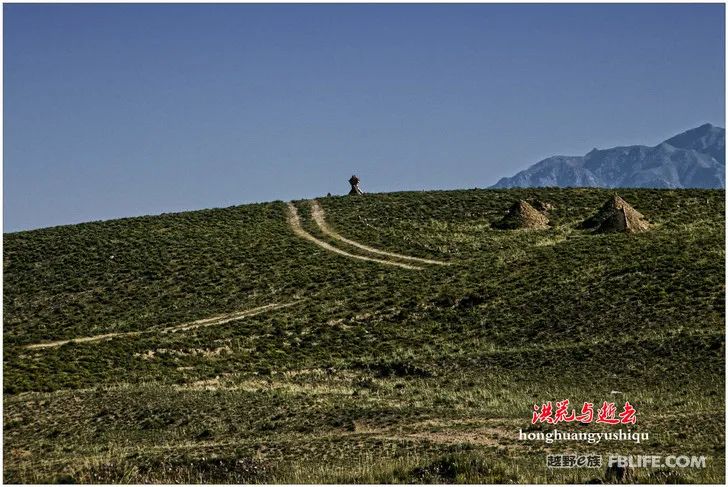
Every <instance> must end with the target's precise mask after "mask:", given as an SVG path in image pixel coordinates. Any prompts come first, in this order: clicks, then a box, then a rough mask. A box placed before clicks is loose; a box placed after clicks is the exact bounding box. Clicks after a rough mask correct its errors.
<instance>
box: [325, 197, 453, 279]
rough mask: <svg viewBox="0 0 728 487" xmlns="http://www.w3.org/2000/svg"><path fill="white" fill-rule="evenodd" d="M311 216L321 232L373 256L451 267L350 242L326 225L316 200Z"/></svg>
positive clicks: (447, 263)
mask: <svg viewBox="0 0 728 487" xmlns="http://www.w3.org/2000/svg"><path fill="white" fill-rule="evenodd" d="M311 216H312V217H313V219H314V221H315V222H316V225H318V227H319V228H320V229H321V231H322V232H324V233H325V234H326V235H328V236H329V237H331V238H334V239H336V240H339V241H341V242H344V243H347V244H349V245H351V246H353V247H357V248H359V249H362V250H365V251H367V252H370V253H372V254H379V255H386V256H387V257H393V258H395V259H402V260H409V261H413V262H422V263H423V264H435V265H450V263H449V262H443V261H441V260H433V259H423V258H421V257H412V256H411V255H402V254H395V253H394V252H387V251H384V250H379V249H375V248H374V247H369V246H368V245H364V244H361V243H359V242H355V241H354V240H349V239H348V238H346V237H343V236H341V235H339V234H338V233H336V232H335V231H334V230H332V229H331V227H329V225H328V224H327V223H326V214H325V213H324V209H323V208H322V207H321V205H320V204H319V202H318V201H316V200H311Z"/></svg>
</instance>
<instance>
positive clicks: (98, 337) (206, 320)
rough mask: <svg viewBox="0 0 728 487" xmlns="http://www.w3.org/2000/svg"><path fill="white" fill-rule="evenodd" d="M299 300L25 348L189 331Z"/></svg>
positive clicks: (227, 321)
mask: <svg viewBox="0 0 728 487" xmlns="http://www.w3.org/2000/svg"><path fill="white" fill-rule="evenodd" d="M299 302H300V300H299V301H293V302H291V303H273V304H266V305H265V306H260V307H258V308H252V309H247V310H243V311H235V312H233V313H226V314H223V315H217V316H213V317H212V318H203V319H201V320H196V321H191V322H189V323H183V324H181V325H175V326H168V327H166V328H151V329H149V330H143V331H127V332H119V333H104V334H103V335H94V336H88V337H81V338H71V339H68V340H58V341H54V342H43V343H34V344H32V345H26V346H25V348H27V349H31V350H36V349H41V348H53V347H60V346H62V345H65V344H67V343H88V342H99V341H102V340H110V339H112V338H121V337H131V336H139V335H142V334H146V333H174V332H177V331H187V330H192V329H194V328H202V327H205V326H215V325H222V324H224V323H229V322H231V321H235V320H239V319H240V318H246V317H249V316H254V315H257V314H260V313H262V312H264V311H269V310H274V309H280V308H285V307H288V306H293V305H294V304H297V303H299Z"/></svg>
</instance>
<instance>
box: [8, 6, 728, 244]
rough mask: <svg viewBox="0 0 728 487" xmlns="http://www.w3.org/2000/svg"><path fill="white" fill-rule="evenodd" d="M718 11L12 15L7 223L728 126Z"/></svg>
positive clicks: (127, 211)
mask: <svg viewBox="0 0 728 487" xmlns="http://www.w3.org/2000/svg"><path fill="white" fill-rule="evenodd" d="M724 32H725V26H724V6H723V5H717V4H714V5H618V4H612V5H409V6H408V5H315V6H310V5H309V6H306V5H298V6H296V5H7V4H6V5H5V6H4V58H5V66H4V83H5V84H4V124H5V126H4V128H5V130H4V132H5V133H4V144H5V145H4V218H5V221H4V223H5V229H4V230H5V231H6V232H8V231H16V230H21V229H30V228H38V227H44V226H51V225H59V224H66V223H76V222H82V221H89V220H98V219H109V218H117V217H123V216H134V215H143V214H156V213H161V212H170V211H182V210H187V209H201V208H209V207H220V206H230V205H234V204H241V203H246V202H255V201H270V200H276V199H282V200H288V199H294V198H296V199H297V198H305V197H314V196H320V195H324V194H326V193H327V192H331V193H333V194H341V193H345V192H346V191H347V190H348V185H347V182H346V181H347V179H348V178H349V176H351V174H352V173H356V174H357V175H359V176H360V177H361V180H362V184H361V185H362V188H363V189H364V190H365V191H370V192H378V191H397V190H420V189H446V188H473V187H486V186H489V185H491V184H493V183H495V182H496V181H497V180H498V179H499V178H500V177H502V176H509V175H512V174H514V173H515V172H517V171H518V170H521V169H523V168H525V167H527V166H529V165H530V164H532V163H534V162H537V161H539V160H541V159H543V158H545V157H548V156H551V155H555V154H574V155H579V154H584V153H585V152H588V151H589V150H590V149H592V148H593V147H598V148H606V147H612V146H615V145H626V144H638V143H642V144H649V145H654V144H657V143H658V142H660V141H661V140H664V139H666V138H668V137H669V136H671V135H674V134H676V133H678V132H681V131H683V130H685V129H688V128H691V127H695V126H698V125H700V124H702V123H705V122H711V123H713V124H715V125H720V126H725V123H724V120H725V98H724V96H725V89H724V77H725V75H724V71H725V64H724V45H725V41H724Z"/></svg>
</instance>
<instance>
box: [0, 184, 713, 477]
mask: <svg viewBox="0 0 728 487" xmlns="http://www.w3.org/2000/svg"><path fill="white" fill-rule="evenodd" d="M610 194H611V193H610V192H608V191H606V190H596V189H589V190H585V189H543V190H541V189H539V190H463V191H437V192H421V193H413V192H409V193H389V194H370V195H365V196H363V197H330V198H320V199H318V202H319V203H320V205H321V207H322V208H323V209H324V210H325V213H326V220H327V222H328V224H329V226H330V227H332V229H334V230H335V231H336V232H337V233H339V234H340V235H342V236H344V237H346V238H348V239H351V240H354V241H356V242H360V243H362V244H365V245H368V246H371V247H374V248H377V249H382V250H387V251H390V252H395V253H399V254H404V255H410V256H416V257H420V258H427V259H433V260H438V261H444V262H447V263H449V265H430V264H417V267H420V269H406V268H402V267H395V266H391V265H386V264H382V263H378V262H371V261H363V260H359V259H355V258H350V257H348V256H346V255H342V254H337V253H333V252H331V251H328V250H326V249H324V248H322V247H321V246H317V245H315V244H314V243H312V242H311V241H309V240H306V239H303V238H300V236H299V235H296V234H295V233H294V232H293V231H292V229H291V227H290V226H289V221H288V219H289V218H290V215H289V214H288V213H287V211H288V210H287V207H286V204H285V203H283V202H273V203H266V204H255V205H245V206H237V207H231V208H225V209H214V210H203V211H196V212H188V213H179V214H164V215H160V216H153V217H141V218H128V219H122V220H114V221H107V222H94V223H87V224H81V225H73V226H65V227H56V228H49V229H43V230H35V231H29V232H19V233H13V234H6V235H4V262H3V266H4V333H3V337H4V368H3V372H4V383H3V387H4V410H3V414H4V439H5V441H4V479H5V481H6V482H49V481H76V482H167V483H169V482H177V481H183V482H200V481H205V482H294V483H298V482H438V483H439V482H453V481H457V482H536V483H538V482H583V481H587V480H592V479H595V478H601V477H602V476H603V469H600V470H594V469H546V468H545V466H544V465H545V456H546V454H547V453H549V452H553V453H566V452H570V451H578V452H596V453H601V454H602V455H606V454H607V452H613V453H618V454H629V453H633V454H634V453H637V452H644V453H646V454H662V455H668V454H695V455H707V456H708V461H707V468H705V469H678V470H672V471H668V470H662V469H660V470H650V469H638V470H637V472H636V475H637V480H641V481H646V482H670V481H681V482H722V481H723V480H724V460H725V456H724V445H725V438H724V386H725V384H724V374H725V371H724V349H725V338H724V320H725V315H724V297H725V283H724V280H723V278H724V259H725V247H724V239H725V227H724V212H725V207H724V191H719V190H679V191H668V190H620V191H619V194H620V195H621V196H622V197H623V198H624V199H625V200H627V201H628V202H629V203H631V204H632V205H633V206H634V207H635V208H636V209H637V210H639V211H640V212H641V213H643V214H644V215H645V216H646V217H647V219H648V220H649V221H650V222H652V223H653V224H654V225H653V228H652V230H650V231H648V232H646V233H642V234H636V235H625V234H607V235H596V234H592V233H591V232H589V231H584V230H579V229H577V225H578V223H579V222H580V221H581V220H583V219H584V218H586V217H588V216H590V215H591V214H592V213H593V212H594V211H595V210H596V209H597V208H598V207H599V206H600V205H601V203H602V202H603V201H604V200H606V199H607V198H608V196H609V195H610ZM526 197H537V198H539V199H541V200H543V201H546V202H549V203H552V204H553V205H555V209H554V210H552V211H551V212H550V214H549V217H550V219H551V223H552V226H551V227H550V228H549V229H547V230H534V231H518V230H516V231H501V230H495V229H492V228H491V227H490V224H491V223H492V222H494V221H496V220H497V219H499V218H500V217H501V216H502V214H503V211H504V210H505V209H507V208H508V207H509V206H510V205H511V204H512V203H513V202H514V201H515V200H517V199H519V198H526ZM295 205H296V208H297V210H298V213H299V216H300V221H301V225H302V226H303V229H304V230H305V231H307V232H308V233H310V234H311V235H312V236H313V237H314V238H317V239H319V240H321V241H323V242H326V243H328V244H330V245H331V246H334V247H336V248H339V249H342V250H344V251H346V252H348V253H351V254H355V255H368V256H370V257H372V256H374V257H377V256H376V255H374V254H370V253H367V252H365V251H363V250H362V249H360V248H356V247H353V246H351V245H349V244H346V243H343V242H341V241H337V240H336V239H334V238H332V237H331V236H329V235H327V234H325V233H324V232H322V230H321V229H320V228H319V227H318V226H317V225H316V223H315V222H314V220H313V218H312V215H311V206H310V205H309V203H308V202H305V201H298V202H295ZM377 258H379V259H382V260H386V261H392V262H395V261H398V259H396V258H392V257H381V256H378V257H377ZM268 305H273V306H272V307H270V308H264V309H262V310H257V309H258V308H260V307H262V306H268ZM278 305H280V307H278ZM246 310H256V311H254V312H253V313H249V314H241V315H238V314H235V313H237V312H244V311H246ZM236 317H239V318H236ZM208 318H213V319H211V320H209V321H203V322H197V323H195V321H196V320H206V319H208ZM226 320H227V321H226ZM114 334H115V335H114ZM100 335H101V336H100ZM104 335H108V336H106V337H105V338H104V337H103V336H104ZM78 338H88V339H89V340H88V341H69V342H67V343H62V342H63V341H68V340H73V339H78ZM562 399H570V400H571V403H572V404H579V405H581V404H582V403H583V402H586V401H588V402H592V403H595V404H601V403H602V402H603V401H614V402H617V403H618V404H620V403H621V404H623V403H624V401H629V402H630V403H631V404H633V405H636V407H637V410H638V423H637V425H636V426H634V427H632V430H633V431H641V432H649V433H650V439H649V441H647V442H645V443H641V444H639V445H636V444H633V443H631V442H619V443H615V442H603V443H600V444H595V445H588V444H584V443H573V442H572V443H553V444H545V443H543V442H535V441H525V440H519V439H518V431H519V428H522V429H524V430H527V429H528V430H538V429H544V430H546V429H551V427H549V428H546V427H543V426H542V425H536V426H531V424H530V423H531V421H530V420H531V411H532V406H533V405H534V404H541V403H543V402H546V401H558V400H562ZM558 429H560V430H579V431H582V430H583V431H605V430H610V429H615V428H614V427H609V426H605V425H596V424H591V425H589V426H577V425H573V424H571V425H558ZM605 461H606V457H605Z"/></svg>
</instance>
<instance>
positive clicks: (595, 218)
mask: <svg viewBox="0 0 728 487" xmlns="http://www.w3.org/2000/svg"><path fill="white" fill-rule="evenodd" d="M581 228H587V229H594V231H595V232H596V233H618V232H621V233H638V232H644V231H645V230H648V229H649V228H650V224H649V222H647V220H646V219H645V217H644V215H642V214H641V213H640V212H639V211H637V210H635V209H634V208H632V206H631V205H630V204H629V203H627V202H626V201H624V200H623V199H622V198H620V197H619V196H618V195H614V196H612V197H611V198H609V199H608V200H607V201H606V202H605V203H604V204H603V205H602V207H601V208H599V210H598V211H597V212H596V213H595V214H594V215H592V216H591V217H589V218H587V219H586V220H584V221H583V222H582V223H581Z"/></svg>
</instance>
